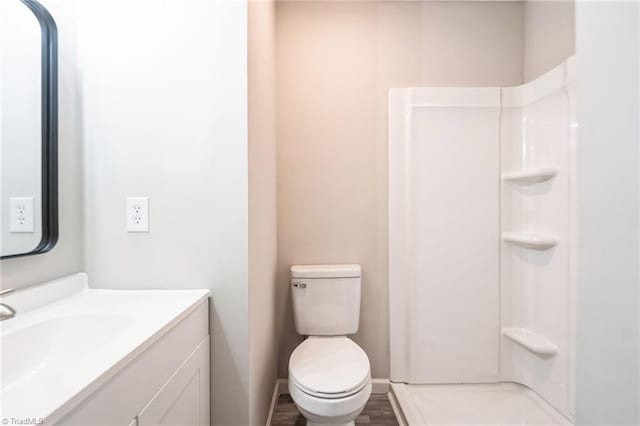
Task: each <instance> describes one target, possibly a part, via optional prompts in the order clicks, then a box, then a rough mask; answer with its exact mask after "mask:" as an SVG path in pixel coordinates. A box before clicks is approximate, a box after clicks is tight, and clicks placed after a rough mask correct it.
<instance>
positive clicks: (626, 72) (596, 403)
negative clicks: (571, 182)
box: [576, 2, 640, 425]
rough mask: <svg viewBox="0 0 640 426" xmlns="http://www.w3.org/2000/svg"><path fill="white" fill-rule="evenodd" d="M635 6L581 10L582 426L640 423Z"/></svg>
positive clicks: (592, 5)
mask: <svg viewBox="0 0 640 426" xmlns="http://www.w3.org/2000/svg"><path fill="white" fill-rule="evenodd" d="M638 9H639V7H638V3H637V2H578V3H577V5H576V30H577V31H576V48H577V57H578V76H579V78H578V104H577V108H578V123H579V127H578V141H579V142H578V145H577V147H578V148H577V173H578V175H577V182H578V188H577V189H578V283H577V288H578V306H577V314H578V323H577V330H578V333H577V391H576V399H577V401H576V410H577V423H578V424H585V425H586V424H593V425H596V424H607V425H622V424H638V423H639V422H640V413H639V409H640V408H639V404H638V401H640V383H639V379H640V371H639V370H640V368H639V365H638V364H639V356H640V353H639V352H640V350H639V348H640V337H639V333H640V330H639V324H638V312H639V292H638V282H639V277H638V256H639V250H638V243H639V238H638V231H639V224H638V207H639V206H638V204H639V201H640V199H639V194H638V190H639V184H638V178H639V174H638V169H639V165H640V160H639V157H638V155H639V149H638V139H639V137H640V132H639V130H638V117H639V115H640V106H639V100H638V99H639V96H638V95H639V94H640V93H639V83H640V81H639V75H640V67H639V63H638V61H639V54H640V52H639V48H640V45H639V42H638V28H639V25H640V15H639V10H638Z"/></svg>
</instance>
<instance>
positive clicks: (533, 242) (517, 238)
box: [502, 232, 558, 250]
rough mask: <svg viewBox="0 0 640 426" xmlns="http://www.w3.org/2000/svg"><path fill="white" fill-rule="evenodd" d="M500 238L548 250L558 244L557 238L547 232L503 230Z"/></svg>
mask: <svg viewBox="0 0 640 426" xmlns="http://www.w3.org/2000/svg"><path fill="white" fill-rule="evenodd" d="M502 239H503V240H504V241H506V242H508V243H512V244H516V245H519V246H521V247H525V248H529V249H533V250H548V249H550V248H551V247H554V246H555V245H556V244H558V238H557V237H556V236H555V235H549V234H531V233H524V232H522V233H520V232H503V233H502Z"/></svg>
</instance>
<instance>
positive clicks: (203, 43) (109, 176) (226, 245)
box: [63, 0, 249, 425]
mask: <svg viewBox="0 0 640 426" xmlns="http://www.w3.org/2000/svg"><path fill="white" fill-rule="evenodd" d="M78 21H79V37H78V39H79V52H80V63H81V70H82V78H81V81H82V97H83V105H82V107H83V108H82V111H83V117H82V118H83V131H84V133H83V137H84V143H85V157H84V161H85V168H86V173H85V179H86V188H85V201H86V215H85V222H86V235H85V241H86V270H87V272H88V273H89V277H90V280H91V282H92V285H93V286H95V287H104V288H126V289H130V288H209V289H211V290H212V292H213V297H212V317H211V334H212V339H211V353H212V363H211V383H212V393H211V395H212V407H211V419H212V423H213V424H216V425H245V424H248V421H249V406H248V400H249V397H248V393H249V369H248V367H249V353H248V346H249V324H248V320H249V312H248V276H247V275H248V273H247V270H248V259H247V257H248V243H247V240H248V235H247V234H248V230H247V229H248V217H247V206H248V201H247V197H248V196H247V185H248V182H247V87H246V85H247V5H246V2H244V1H237V2H217V1H185V0H168V1H164V2H155V1H152V0H140V1H136V2H131V1H125V0H118V1H111V2H104V1H98V0H95V1H83V2H78ZM63 173H64V172H63ZM128 196H148V197H150V232H149V233H139V234H130V233H127V232H126V231H125V205H126V197H128Z"/></svg>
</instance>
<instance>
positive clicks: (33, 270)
mask: <svg viewBox="0 0 640 426" xmlns="http://www.w3.org/2000/svg"><path fill="white" fill-rule="evenodd" d="M41 3H42V4H43V5H44V6H45V7H47V9H48V10H49V12H50V13H51V15H52V16H53V17H54V19H55V20H56V23H57V25H58V74H59V78H58V145H59V147H58V149H59V154H58V169H59V173H58V191H59V194H58V196H59V233H60V237H59V239H58V243H57V244H56V246H55V247H54V248H53V250H52V251H50V252H48V253H45V254H41V255H37V256H28V257H20V258H14V259H5V260H3V261H2V262H1V263H0V285H1V287H2V288H14V289H17V288H22V287H26V286H28V285H32V284H38V283H41V282H44V281H47V280H51V279H54V278H58V277H62V276H64V275H68V274H71V273H74V272H78V271H81V270H82V269H83V266H82V264H83V251H82V228H83V226H82V218H83V203H82V187H83V183H82V162H81V158H82V145H81V142H80V137H79V125H80V120H79V117H80V113H79V111H78V108H79V101H78V93H77V83H78V74H77V72H78V71H77V68H78V67H77V61H76V42H75V32H76V26H75V15H74V9H73V5H72V2H70V1H69V0H43V1H42V2H41Z"/></svg>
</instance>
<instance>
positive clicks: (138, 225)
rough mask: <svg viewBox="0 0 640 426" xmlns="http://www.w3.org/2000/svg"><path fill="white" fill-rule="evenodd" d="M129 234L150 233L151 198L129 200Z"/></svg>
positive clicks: (130, 198) (131, 198) (132, 198)
mask: <svg viewBox="0 0 640 426" xmlns="http://www.w3.org/2000/svg"><path fill="white" fill-rule="evenodd" d="M127 232H149V198H148V197H129V198H127Z"/></svg>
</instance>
